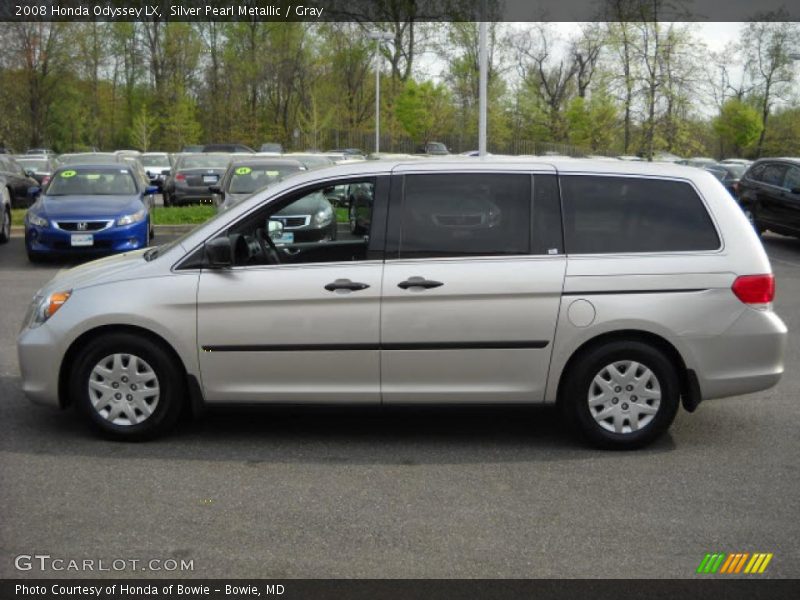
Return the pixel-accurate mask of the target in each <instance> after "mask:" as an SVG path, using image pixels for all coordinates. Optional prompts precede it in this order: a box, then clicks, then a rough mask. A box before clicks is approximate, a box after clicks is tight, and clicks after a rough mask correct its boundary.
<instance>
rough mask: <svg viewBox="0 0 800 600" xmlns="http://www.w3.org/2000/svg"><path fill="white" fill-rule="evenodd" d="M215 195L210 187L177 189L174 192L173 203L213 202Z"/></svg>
mask: <svg viewBox="0 0 800 600" xmlns="http://www.w3.org/2000/svg"><path fill="white" fill-rule="evenodd" d="M212 197H213V194H212V193H211V191H210V190H209V189H208V186H185V187H176V188H175V189H174V190H172V201H173V203H175V204H190V203H192V202H209V203H210V202H211V201H212Z"/></svg>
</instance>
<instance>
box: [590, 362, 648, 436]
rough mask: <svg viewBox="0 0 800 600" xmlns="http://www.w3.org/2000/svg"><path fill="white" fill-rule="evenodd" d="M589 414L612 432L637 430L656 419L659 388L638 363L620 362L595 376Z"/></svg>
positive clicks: (646, 369) (591, 386)
mask: <svg viewBox="0 0 800 600" xmlns="http://www.w3.org/2000/svg"><path fill="white" fill-rule="evenodd" d="M587 401H588V403H589V413H590V414H591V415H592V417H593V418H594V420H595V421H596V422H597V424H598V425H600V427H602V428H603V429H605V430H606V431H610V432H612V433H633V432H635V431H639V430H640V429H643V428H644V427H647V425H648V424H649V423H650V422H651V421H652V420H653V419H654V418H655V415H656V413H657V412H658V407H659V406H660V405H661V385H660V384H659V382H658V378H657V377H656V376H655V374H654V373H653V372H652V371H651V370H650V369H648V368H647V367H646V366H644V365H643V364H641V363H638V362H636V361H633V360H620V361H617V362H614V363H612V364H610V365H606V366H605V367H603V368H602V369H600V371H599V372H598V373H597V375H595V376H594V379H593V380H592V383H591V385H590V386H589V394H588V396H587Z"/></svg>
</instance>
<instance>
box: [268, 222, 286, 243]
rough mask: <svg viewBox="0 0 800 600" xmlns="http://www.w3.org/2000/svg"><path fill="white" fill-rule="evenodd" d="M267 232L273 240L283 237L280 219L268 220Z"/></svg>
mask: <svg viewBox="0 0 800 600" xmlns="http://www.w3.org/2000/svg"><path fill="white" fill-rule="evenodd" d="M267 233H268V234H269V237H270V238H272V239H273V240H279V239H281V238H282V237H283V223H282V222H281V221H270V222H269V224H268V225H267Z"/></svg>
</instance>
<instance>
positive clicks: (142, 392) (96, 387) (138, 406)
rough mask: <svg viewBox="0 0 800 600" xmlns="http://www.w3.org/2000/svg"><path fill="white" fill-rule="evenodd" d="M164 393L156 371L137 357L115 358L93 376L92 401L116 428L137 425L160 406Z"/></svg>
mask: <svg viewBox="0 0 800 600" xmlns="http://www.w3.org/2000/svg"><path fill="white" fill-rule="evenodd" d="M159 396H160V390H159V386H158V377H157V376H156V374H155V371H153V368H152V367H151V366H150V365H149V364H147V362H145V361H144V360H142V359H141V358H139V357H138V356H135V355H133V354H111V355H109V356H106V357H105V358H104V359H102V360H101V361H100V362H98V363H97V364H96V365H95V367H94V368H93V369H92V372H91V374H90V375H89V399H90V400H91V403H92V406H93V407H94V409H95V410H96V411H97V414H99V415H100V416H101V417H103V418H104V419H105V420H106V421H110V422H111V423H113V424H114V425H137V424H139V423H142V422H143V421H146V420H147V419H148V418H150V416H151V415H152V414H153V411H155V409H156V406H158V399H159Z"/></svg>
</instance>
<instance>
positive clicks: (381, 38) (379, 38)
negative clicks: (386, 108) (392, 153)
mask: <svg viewBox="0 0 800 600" xmlns="http://www.w3.org/2000/svg"><path fill="white" fill-rule="evenodd" d="M393 37H394V36H392V34H391V33H387V32H386V31H371V32H370V33H369V39H371V40H375V154H377V153H378V152H380V150H381V62H382V61H381V42H388V41H389V40H391V39H392V38H393Z"/></svg>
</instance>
